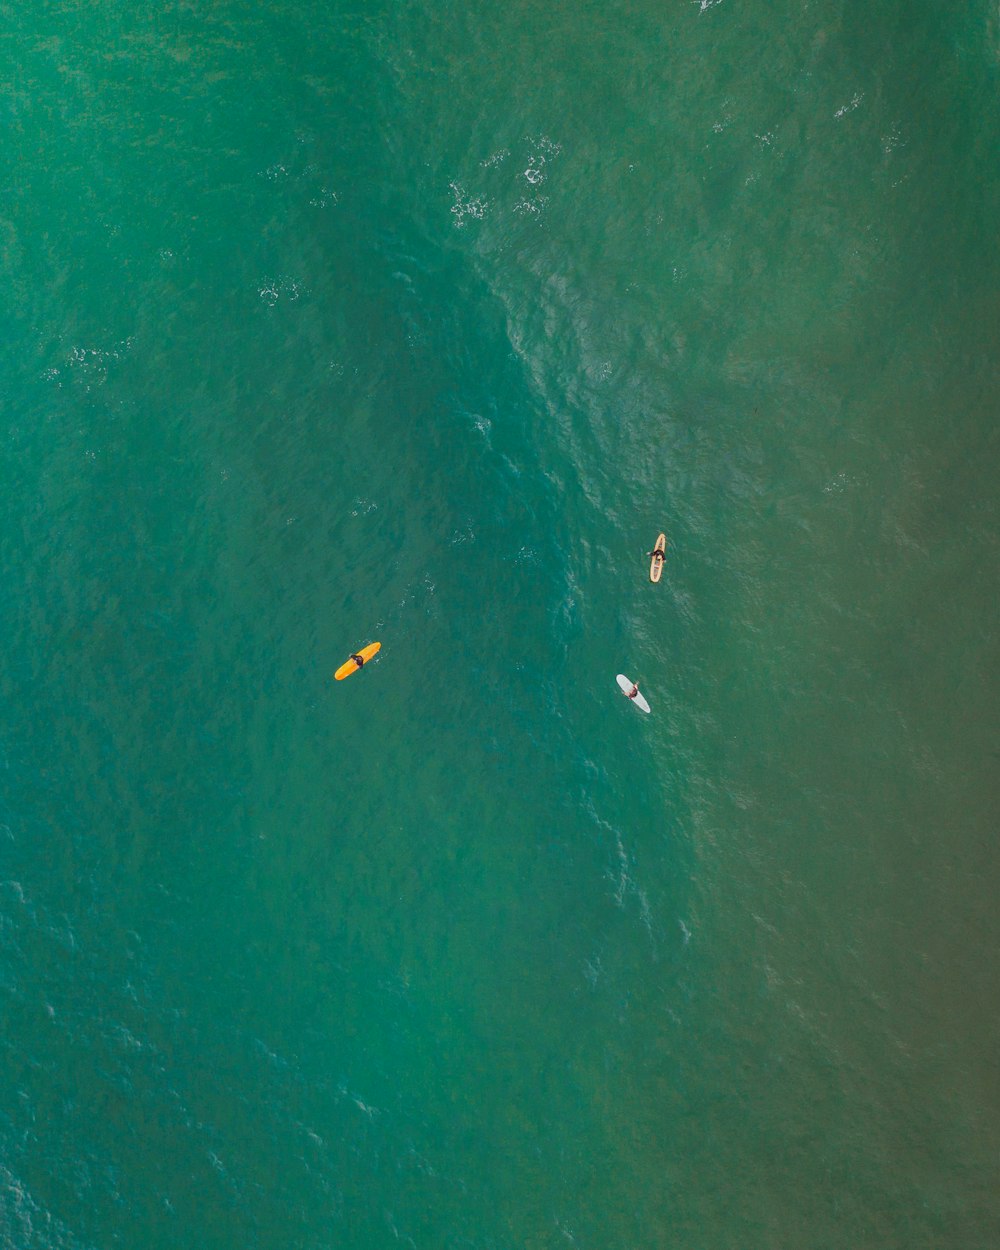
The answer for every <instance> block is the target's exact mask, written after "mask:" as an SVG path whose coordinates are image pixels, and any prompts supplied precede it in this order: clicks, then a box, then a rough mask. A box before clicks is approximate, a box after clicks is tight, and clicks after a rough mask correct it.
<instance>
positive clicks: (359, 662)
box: [351, 655, 365, 668]
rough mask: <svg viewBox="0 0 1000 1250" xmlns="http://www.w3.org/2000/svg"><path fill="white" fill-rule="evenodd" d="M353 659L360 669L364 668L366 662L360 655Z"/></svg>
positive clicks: (352, 657)
mask: <svg viewBox="0 0 1000 1250" xmlns="http://www.w3.org/2000/svg"><path fill="white" fill-rule="evenodd" d="M351 659H352V660H353V661H354V663H355V664H356V665H357V666H358V668H364V666H365V662H364V660H363V659H362V657H361V656H360V655H352V656H351Z"/></svg>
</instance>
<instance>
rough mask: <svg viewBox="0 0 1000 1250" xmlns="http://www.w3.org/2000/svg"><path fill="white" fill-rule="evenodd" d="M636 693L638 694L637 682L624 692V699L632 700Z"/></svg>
mask: <svg viewBox="0 0 1000 1250" xmlns="http://www.w3.org/2000/svg"><path fill="white" fill-rule="evenodd" d="M638 693H639V685H638V683H637V682H633V683H632V689H631V690H626V691H625V697H626V699H634V698H635V696H636V695H637V694H638Z"/></svg>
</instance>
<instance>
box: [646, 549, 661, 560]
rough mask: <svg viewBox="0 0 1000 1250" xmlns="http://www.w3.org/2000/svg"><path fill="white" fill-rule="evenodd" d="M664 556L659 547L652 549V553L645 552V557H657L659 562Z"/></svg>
mask: <svg viewBox="0 0 1000 1250" xmlns="http://www.w3.org/2000/svg"><path fill="white" fill-rule="evenodd" d="M664 554H665V553H664V552H662V551H661V550H660V549H659V547H654V548H653V550H652V551H647V552H646V555H647V556H653V557H656V556H659V557H660V559H661V560H662V559H663V557H664Z"/></svg>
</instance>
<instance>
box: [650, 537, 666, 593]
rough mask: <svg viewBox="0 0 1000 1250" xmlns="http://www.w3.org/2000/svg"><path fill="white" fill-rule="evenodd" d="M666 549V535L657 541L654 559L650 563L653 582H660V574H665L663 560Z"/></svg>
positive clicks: (652, 553) (653, 554)
mask: <svg viewBox="0 0 1000 1250" xmlns="http://www.w3.org/2000/svg"><path fill="white" fill-rule="evenodd" d="M666 549H667V536H666V534H661V535H660V536H659V538H658V539H657V540H656V546H655V547H654V548H653V550H652V552H651V555H652V559H651V560H650V561H649V580H650V581H651V582H658V581H659V580H660V574H661V573H662V572H663V559H664V552H665V551H666Z"/></svg>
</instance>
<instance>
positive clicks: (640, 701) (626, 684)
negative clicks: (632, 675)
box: [618, 673, 649, 712]
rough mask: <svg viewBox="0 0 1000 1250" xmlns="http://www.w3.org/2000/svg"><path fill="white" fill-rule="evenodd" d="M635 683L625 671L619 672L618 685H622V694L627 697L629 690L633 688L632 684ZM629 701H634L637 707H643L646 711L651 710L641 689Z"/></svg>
mask: <svg viewBox="0 0 1000 1250" xmlns="http://www.w3.org/2000/svg"><path fill="white" fill-rule="evenodd" d="M634 684H635V683H634V682H631V681H629V679H628V678H627V677H626V676H625V675H624V674H623V673H619V674H618V685H619V686H621V691H622V694H623V695H625V696H626V697H627V696H628V692H629V691H630V690H631V689H632V686H633V685H634ZM629 702H630V703H634V704H635V705H636V707H641V708H642V710H643V711H644V712H648V711H649V704H648V703H647V702H646V700H645V699H644V698H643V697H642V692H641V691H640V692H639V693H638V694H637V695H636V696H635V698H634V699H630V700H629Z"/></svg>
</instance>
